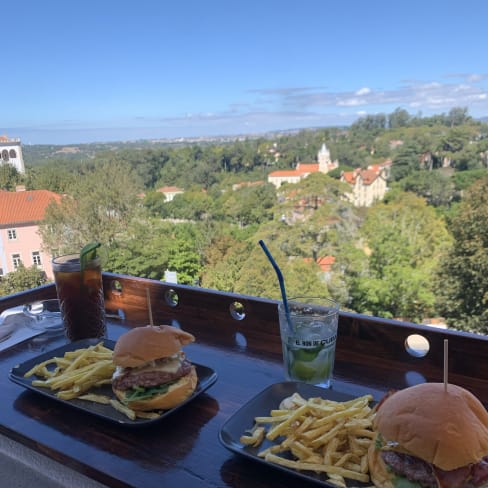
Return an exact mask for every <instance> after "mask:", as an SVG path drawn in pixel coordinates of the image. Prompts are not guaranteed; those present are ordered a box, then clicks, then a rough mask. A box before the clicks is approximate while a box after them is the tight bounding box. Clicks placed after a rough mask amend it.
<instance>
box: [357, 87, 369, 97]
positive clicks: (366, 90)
mask: <svg viewBox="0 0 488 488" xmlns="http://www.w3.org/2000/svg"><path fill="white" fill-rule="evenodd" d="M370 93H371V88H367V87H364V88H360V89H359V90H358V91H357V92H356V93H355V95H357V96H358V97H360V96H362V95H368V94H370Z"/></svg>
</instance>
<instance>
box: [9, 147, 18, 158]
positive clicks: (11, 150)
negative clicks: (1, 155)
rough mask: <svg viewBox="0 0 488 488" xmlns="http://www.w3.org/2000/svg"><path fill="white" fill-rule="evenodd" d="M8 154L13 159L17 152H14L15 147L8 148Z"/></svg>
mask: <svg viewBox="0 0 488 488" xmlns="http://www.w3.org/2000/svg"><path fill="white" fill-rule="evenodd" d="M9 155H10V158H13V159H15V158H16V157H17V153H16V152H15V149H10V151H9Z"/></svg>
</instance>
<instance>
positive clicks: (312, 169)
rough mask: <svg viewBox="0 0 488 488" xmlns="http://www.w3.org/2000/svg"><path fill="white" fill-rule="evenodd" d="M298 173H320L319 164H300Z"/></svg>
mask: <svg viewBox="0 0 488 488" xmlns="http://www.w3.org/2000/svg"><path fill="white" fill-rule="evenodd" d="M296 171H299V172H303V173H318V171H319V164H318V163H298V164H297V169H296Z"/></svg>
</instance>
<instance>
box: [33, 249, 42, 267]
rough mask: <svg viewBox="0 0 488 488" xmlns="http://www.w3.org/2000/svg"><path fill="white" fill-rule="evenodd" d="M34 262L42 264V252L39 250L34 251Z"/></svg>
mask: <svg viewBox="0 0 488 488" xmlns="http://www.w3.org/2000/svg"><path fill="white" fill-rule="evenodd" d="M32 263H33V264H35V265H36V266H41V264H42V262H41V253H40V252H39V251H32Z"/></svg>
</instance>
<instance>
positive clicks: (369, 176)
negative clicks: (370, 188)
mask: <svg viewBox="0 0 488 488" xmlns="http://www.w3.org/2000/svg"><path fill="white" fill-rule="evenodd" d="M361 178H362V179H363V182H364V184H365V185H371V183H373V181H374V180H376V178H378V173H377V172H376V171H371V170H370V169H363V170H362V171H361Z"/></svg>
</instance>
